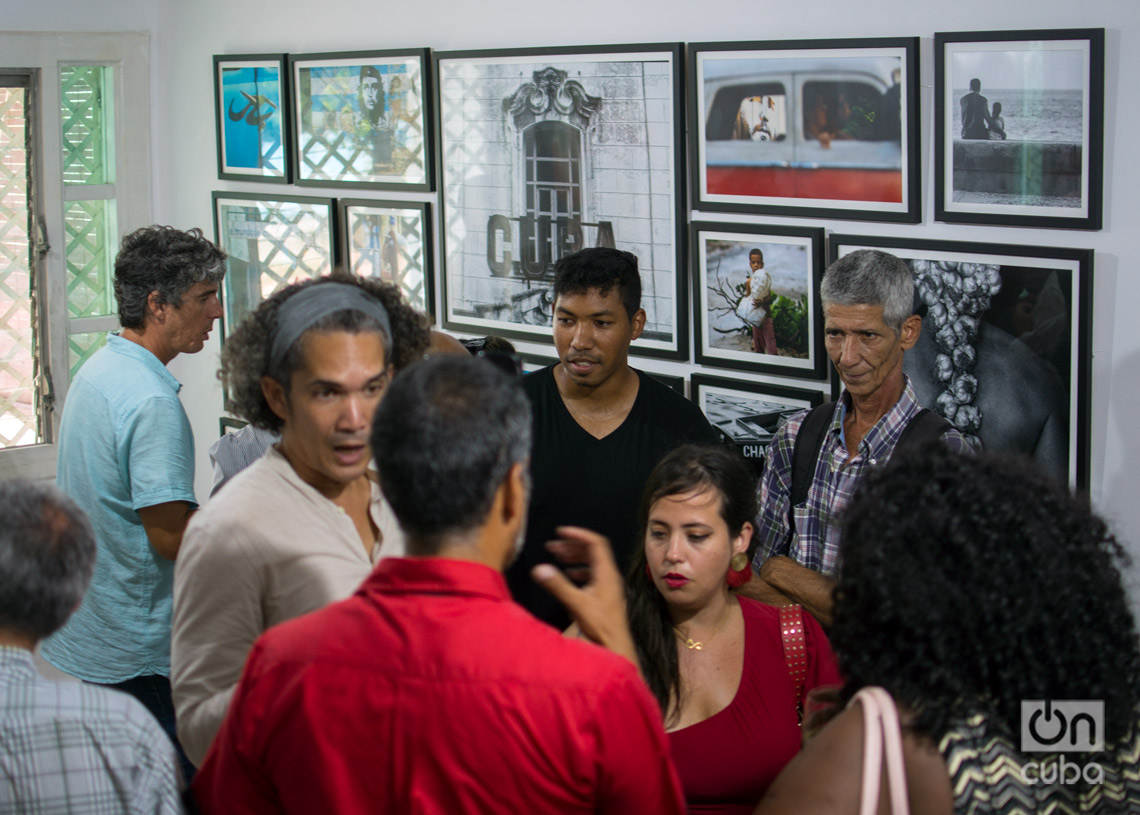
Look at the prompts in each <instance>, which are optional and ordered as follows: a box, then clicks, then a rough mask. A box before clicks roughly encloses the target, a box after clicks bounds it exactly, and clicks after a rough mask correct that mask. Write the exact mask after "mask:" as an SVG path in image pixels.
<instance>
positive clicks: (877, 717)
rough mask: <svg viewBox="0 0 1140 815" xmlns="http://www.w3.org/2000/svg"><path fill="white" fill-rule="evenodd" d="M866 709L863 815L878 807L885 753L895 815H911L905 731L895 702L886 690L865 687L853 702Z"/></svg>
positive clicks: (871, 813)
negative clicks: (904, 752)
mask: <svg viewBox="0 0 1140 815" xmlns="http://www.w3.org/2000/svg"><path fill="white" fill-rule="evenodd" d="M856 700H858V701H859V702H860V703H861V704H862V706H863V788H862V792H861V793H860V803H859V813H860V815H875V813H876V812H877V811H878V808H879V777H880V775H881V774H882V769H883V758H884V753H885V757H886V762H887V785H888V788H889V790H888V791H889V793H890V800H891V812H892V813H893V815H910V808H909V805H908V804H907V797H906V764H905V763H904V761H903V749H902V731H901V730H900V729H899V715H898V710H897V709H896V708H895V700H894V699H892V698H891V695H890V694H889V693H887V692H886V691H885V690H884V689H883V688H876V687H868V688H863V689H862V690H861V691H859V692H858V693H857V694H855V697H854V699H852V701H853V702H854V701H856Z"/></svg>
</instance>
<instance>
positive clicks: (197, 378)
mask: <svg viewBox="0 0 1140 815" xmlns="http://www.w3.org/2000/svg"><path fill="white" fill-rule="evenodd" d="M48 5H49V6H50V8H49V7H37V6H35V5H33V4H20V6H21V8H20V9H19V10H18V11H17V12H16V14H15V18H14V20H13V19H11V18H12V15H7V17H6V24H7V25H10V26H11V27H14V28H23V29H29V30H31V29H53V28H54V29H69V30H75V29H80V30H115V29H128V30H138V29H146V30H149V31H151V33H152V37H153V39H152V70H153V78H152V83H151V85H152V89H153V93H152V98H151V106H152V123H153V124H152V128H153V132H152V139H153V145H154V146H153V155H154V163H155V166H154V196H153V197H154V201H155V213H154V216H155V219H156V220H157V221H161V222H166V223H173V224H176V225H178V226H190V225H200V226H202V227H203V228H206V229H210V228H211V223H212V217H211V212H210V193H211V191H213V190H230V191H235V192H254V191H258V190H263V189H264V188H263V187H259V186H258V185H256V184H252V183H244V182H230V181H224V182H223V181H219V180H218V179H217V171H216V157H215V142H214V121H213V114H212V92H213V91H212V86H211V57H212V55H214V54H225V53H230V54H241V53H247V54H248V53H264V52H275V51H276V52H292V53H303V52H322V51H342V50H358V49H381V48H396V47H417V46H427V47H431V48H433V49H436V50H451V49H467V48H507V47H516V46H557V45H587V44H610V43H623V42H624V43H634V42H669V41H689V42H696V41H715V40H726V39H755V40H760V39H800V38H813V39H815V38H824V39H826V38H830V37H835V38H844V37H879V36H919V37H921V58H920V69H921V105H922V107H921V127H922V128H923V131H924V137H923V140H922V151H923V153H922V162H921V166H922V199H923V208H922V209H923V217H922V223H920V224H917V225H891V224H875V223H870V222H866V223H864V222H855V221H830V220H821V219H816V218H790V217H766V218H763V219H755V218H752V219H748V218H743V219H740V218H738V219H737V220H751V222H753V223H759V222H762V223H766V224H775V225H781V224H782V225H787V226H821V227H825V228H826V229H827V230H828V231H829V232H839V233H857V234H861V235H870V236H883V237H902V238H908V239H937V240H953V241H972V242H987V243H1005V244H1020V245H1030V246H1043V247H1061V248H1064V247H1080V248H1091V249H1093V250H1095V253H1096V254H1095V291H1094V298H1093V315H1094V324H1093V338H1092V352H1093V368H1092V394H1091V396H1092V398H1091V427H1092V434H1091V491H1092V495H1093V498H1094V501H1095V502H1096V504H1097V506H1098V508H1099V509H1100V510H1101V511H1103V512H1104V513H1105V514H1106V515H1108V516H1109V517H1110V518H1112V519H1113V520H1114V521H1115V522H1116V525H1117V528H1118V530H1119V531H1120V533H1121V535H1122V537H1124V538H1125V539H1126V540H1128V541H1130V542H1131V548H1132V551H1133V552H1134V553H1135V554H1136V555H1137V556H1138V557H1140V502H1137V501H1135V500H1134V499H1133V496H1134V494H1135V491H1136V485H1137V484H1140V433H1137V432H1136V431H1135V430H1133V429H1132V428H1131V427H1130V426H1129V425H1128V421H1129V416H1130V415H1131V412H1132V411H1131V410H1130V408H1132V406H1133V405H1135V404H1137V403H1138V402H1140V333H1138V332H1136V331H1134V330H1133V324H1134V322H1135V320H1136V317H1135V315H1134V313H1133V309H1134V304H1140V269H1137V265H1136V264H1135V263H1134V262H1132V254H1133V253H1134V252H1135V248H1134V247H1135V236H1136V233H1137V230H1136V225H1137V224H1140V201H1138V200H1137V198H1136V196H1135V193H1134V191H1135V190H1137V189H1140V164H1138V163H1137V162H1136V161H1135V160H1134V159H1133V158H1132V156H1131V145H1132V143H1133V141H1134V134H1136V133H1137V132H1140V109H1138V107H1137V106H1136V105H1134V104H1130V103H1126V104H1124V105H1121V106H1119V107H1118V105H1117V101H1118V99H1119V98H1120V96H1119V94H1120V90H1121V84H1122V83H1121V81H1120V78H1121V77H1132V76H1138V75H1140V52H1138V51H1137V49H1135V48H1130V47H1128V45H1129V44H1130V43H1132V41H1133V39H1134V38H1135V37H1137V36H1140V4H1136V3H1122V2H1119V0H1087V2H1084V3H1081V4H1070V3H1060V2H1056V0H1051V1H1050V2H1045V3H1042V2H1039V0H1010V2H1007V3H1002V4H995V3H992V2H988V0H964V2H959V3H955V4H946V3H939V2H933V1H932V0H917V1H916V2H913V3H910V4H898V3H896V2H893V1H892V0H866V2H864V3H861V4H859V6H858V10H857V11H855V10H854V9H853V7H852V5H851V4H850V3H846V2H841V0H819V2H817V3H814V4H810V5H808V6H805V5H802V4H780V3H763V4H758V3H755V2H748V1H747V0H710V2H707V3H703V4H700V5H699V6H694V4H692V3H688V2H679V1H678V0H654V1H653V2H648V1H644V2H633V0H627V2H626V3H622V4H614V3H611V2H605V0H581V1H580V2H577V3H575V4H573V5H572V6H568V7H566V8H564V9H560V10H555V9H553V8H552V7H550V6H549V5H543V6H537V5H532V4H524V3H520V2H517V1H516V0H499V2H494V0H489V1H488V2H482V3H468V2H455V1H454V0H442V2H441V3H439V4H432V5H431V6H428V5H427V4H411V3H382V4H378V3H366V2H363V0H326V2H324V3H321V4H319V5H316V6H314V5H313V4H311V3H304V2H299V0H278V2H275V3H272V4H269V3H232V2H221V1H220V0H198V1H197V2H194V3H181V2H176V0H160V2H156V3H154V4H149V3H146V2H143V0H138V1H137V2H136V1H133V0H114V1H113V2H104V3H101V4H99V13H98V14H95V13H94V12H93V11H92V6H91V5H89V4H82V3H79V2H72V0H66V2H54V3H51V4H48ZM73 12H74V13H73ZM1094 26H1095V27H1104V28H1105V29H1106V53H1105V67H1106V83H1105V144H1104V150H1105V168H1106V170H1105V183H1104V211H1105V217H1104V228H1103V229H1102V230H1100V231H1097V232H1086V231H1078V230H1044V229H1028V228H1012V227H991V226H968V225H951V224H943V223H935V222H934V220H933V214H934V205H933V174H932V167H933V156H932V151H931V149H930V144H931V140H930V136H929V133H930V131H931V129H932V127H933V111H932V107H931V104H932V99H933V90H932V82H933V42H932V39H933V34H934V32H936V31H982V30H1002V29H1021V28H1026V27H1035V28H1077V27H1094ZM128 103H129V100H128ZM305 192H306V194H316V193H311V192H310V191H309V190H306V191H305ZM322 194H323V193H322ZM327 194H329V195H337V194H341V195H343V193H338V192H337V191H332V190H330V191H328V193H327ZM384 197H385V198H399V197H400V195H399V194H389V193H385V194H384ZM409 197H411V198H415V199H417V200H423V196H415V195H410V196H409ZM733 219H734V216H719V217H717V220H733ZM436 262H437V263H438V262H439V261H438V253H437V261H436ZM217 353H218V345H217V340H216V339H214V340H211V343H210V344H209V345H207V347H206V349H205V351H203V352H202V353H201V354H199V355H196V356H194V357H182V358H180V359H177V360H175V362H174V363H173V364H172V366H171V367H172V369H173V370H174V372H175V374H176V375H177V376H178V377H179V379H180V380H181V381H182V382H183V383H184V385H185V387H184V389H183V401H184V403H185V404H186V406H187V409H188V412H189V413H190V416H191V420H192V423H193V426H194V431H195V434H196V436H197V438H198V440H199V445H198V446H199V449H200V453H199V457H198V468H199V477H198V483H197V486H198V491H199V494H200V495H202V496H204V495H205V494H206V493H207V492H208V484H209V465H208V460H207V458H206V455H205V449H206V447H207V443H208V441H209V440H211V439H212V438H213V437H214V436H215V435H216V434H217V432H218V417H219V415H221V412H222V409H221V402H222V398H221V391H220V388H219V387H218V385H217V382H216V379H215V370H216V363H217ZM643 367H646V368H651V369H653V370H656V371H660V372H662V373H670V374H674V375H691V374H692V373H695V372H699V366H696V365H694V364H682V363H671V362H664V361H660V360H654V361H651V362H646V363H645V364H644V366H643ZM774 381H779V380H778V379H776V380H774ZM792 384H795V383H792ZM1134 597H1140V592H1136V591H1134Z"/></svg>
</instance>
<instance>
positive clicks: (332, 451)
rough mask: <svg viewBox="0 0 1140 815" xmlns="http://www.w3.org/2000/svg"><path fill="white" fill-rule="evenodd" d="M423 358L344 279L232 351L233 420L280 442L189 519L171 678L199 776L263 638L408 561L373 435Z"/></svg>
mask: <svg viewBox="0 0 1140 815" xmlns="http://www.w3.org/2000/svg"><path fill="white" fill-rule="evenodd" d="M427 344H428V328H427V324H426V320H425V319H424V317H423V315H421V314H419V313H418V312H416V311H415V310H414V309H412V307H411V306H410V305H408V303H407V301H406V299H405V298H404V297H403V295H401V294H400V292H399V290H398V289H397V288H396V287H395V286H393V285H391V284H389V283H383V282H381V281H379V280H371V279H367V278H356V277H352V276H349V275H345V276H343V277H336V278H323V279H320V280H308V281H305V282H303V283H297V284H295V285H292V286H288V287H287V288H285V289H282V290H281V291H279V292H277V293H276V294H274V295H272V296H271V297H269V298H268V299H267V300H265V302H263V303H261V305H259V306H258V307H257V309H255V310H254V311H253V312H251V313H250V314H249V315H248V316H247V317H246V319H245V320H244V321H243V322H242V323H241V325H239V326H238V327H237V330H235V331H234V333H233V335H232V336H231V337H229V338H228V339H227V341H226V347H225V348H224V349H223V350H222V367H221V372H220V376H221V378H222V381H223V382H224V383H225V384H226V389H227V392H228V393H229V395H230V398H231V400H232V402H233V406H234V410H235V411H236V412H237V413H238V414H239V415H241V416H244V417H245V418H246V419H248V420H249V422H250V426H252V427H256V428H260V429H262V430H264V431H269V432H272V433H274V434H277V435H278V436H279V440H278V441H277V442H276V444H274V445H273V446H272V447H269V449H268V450H266V451H265V454H264V455H263V456H262V457H261V458H259V459H258V460H257V461H255V462H254V463H253V464H251V465H250V466H249V467H247V468H245V469H244V470H242V471H241V472H240V473H238V474H237V475H236V476H234V478H233V479H232V480H230V481H229V482H228V483H227V484H226V486H225V488H224V489H222V490H220V491H219V492H218V493H217V494H216V495H215V496H214V497H213V498H212V499H211V500H210V503H209V504H207V505H206V507H205V508H204V509H203V510H202V511H201V512H200V513H198V515H197V516H196V517H195V518H194V521H193V522H192V523H191V524H190V527H189V528H188V529H187V530H186V543H185V546H184V547H183V551H182V554H181V556H180V557H179V560H178V567H177V569H176V570H175V576H174V632H173V638H172V647H171V668H172V673H171V679H172V681H173V685H174V688H173V690H174V705H175V708H176V710H177V713H178V733H179V736H180V737H181V739H182V742H183V744H184V745H185V747H186V752H187V755H189V756H190V758H191V759H192V760H194V761H195V762H200V761H201V760H202V759H203V758H204V757H205V755H206V751H207V749H208V748H209V746H210V742H211V741H212V740H213V738H214V735H215V733H217V731H218V728H219V727H220V726H221V724H222V718H223V717H224V716H225V713H226V708H227V707H228V705H229V702H230V696H231V694H232V693H233V690H234V686H235V685H236V684H237V681H238V677H239V676H240V675H241V666H242V665H243V664H244V662H245V658H246V656H247V655H248V654H249V649H250V648H251V647H252V646H253V643H254V640H256V639H257V637H258V635H259V634H261V632H262V631H264V630H265V629H267V628H269V627H270V626H273V625H277V624H278V623H281V622H284V621H285V620H291V619H292V618H294V617H297V616H300V615H302V614H307V613H308V612H310V611H314V610H316V609H318V608H321V607H322V606H325V605H327V604H328V603H331V602H332V601H334V600H340V599H342V598H344V597H347V596H348V595H349V594H351V593H352V592H353V591H354V590H355V589H356V587H357V586H359V585H360V582H361V581H362V580H364V578H365V577H367V576H368V573H369V572H370V571H371V570H372V566H373V564H375V563H376V561H377V560H379V559H380V558H381V557H386V556H388V555H391V554H400V553H402V552H403V535H401V533H400V529H399V526H398V524H397V523H396V519H395V518H394V517H393V515H392V512H391V510H390V509H389V507H388V504H387V502H385V500H384V496H383V494H382V493H381V491H380V485H379V483H378V481H377V479H376V476H375V473H374V472H372V471H371V470H370V465H371V462H372V453H371V450H370V448H369V440H368V431H369V428H370V426H371V422H372V414H373V412H374V411H375V410H376V406H377V405H378V404H380V400H381V399H382V398H383V397H384V393H385V390H386V389H387V387H388V382H389V381H390V379H391V377H392V376H393V375H394V374H395V372H396V371H397V370H399V369H400V368H402V367H403V366H405V365H407V364H409V363H410V362H412V361H413V360H417V359H419V358H421V357H422V356H423V352H424V349H425V348H426V347H427ZM218 598H225V601H224V602H219V601H218Z"/></svg>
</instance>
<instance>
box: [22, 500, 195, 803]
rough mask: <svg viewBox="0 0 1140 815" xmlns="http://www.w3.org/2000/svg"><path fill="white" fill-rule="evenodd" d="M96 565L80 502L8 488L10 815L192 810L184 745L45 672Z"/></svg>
mask: <svg viewBox="0 0 1140 815" xmlns="http://www.w3.org/2000/svg"><path fill="white" fill-rule="evenodd" d="M94 564H95V534H94V533H93V532H92V531H91V524H90V523H89V522H88V521H87V518H86V516H85V515H84V514H83V512H82V511H81V510H80V509H79V507H78V506H76V504H75V502H74V501H72V500H71V499H70V498H68V497H67V496H65V495H64V494H63V493H61V492H59V491H58V490H57V489H56V488H55V487H53V486H51V485H48V484H33V483H29V482H24V481H4V482H0V812H5V813H7V812H18V813H26V815H39V813H44V815H46V814H47V813H53V815H55V814H57V813H58V815H66V813H75V814H76V815H80V813H82V815H119V813H154V815H167V814H169V815H175V813H179V812H181V811H182V802H181V796H180V792H181V786H182V779H181V775H180V773H179V769H178V759H177V757H176V755H175V752H174V745H173V744H172V743H171V741H170V739H169V738H168V737H167V735H166V734H165V733H164V732H163V731H162V728H161V727H159V724H158V722H157V721H155V719H154V717H153V716H152V715H151V714H150V712H149V711H148V710H147V709H146V708H145V707H143V705H142V703H141V702H139V701H138V700H137V699H135V698H134V697H133V696H128V695H127V694H126V693H121V692H120V691H116V690H111V689H109V688H103V687H99V686H98V685H89V684H87V683H83V682H73V681H63V682H57V681H52V680H49V679H45V678H44V677H42V676H40V674H39V673H38V672H37V670H36V666H35V663H34V661H33V658H32V650H33V649H34V648H35V646H36V643H37V642H39V641H40V640H41V639H43V638H44V637H45V636H47V635H48V634H50V633H52V632H53V631H55V630H56V629H58V628H59V627H60V626H61V625H63V623H64V622H65V621H66V620H67V618H68V617H69V616H71V612H73V611H74V610H75V607H76V606H78V605H79V600H80V598H81V597H82V596H83V592H84V590H85V589H86V588H87V584H88V583H89V582H90V580H91V572H92V569H93V567H94Z"/></svg>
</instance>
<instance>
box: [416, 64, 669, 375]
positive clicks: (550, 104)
mask: <svg viewBox="0 0 1140 815" xmlns="http://www.w3.org/2000/svg"><path fill="white" fill-rule="evenodd" d="M569 51H570V53H554V52H541V51H537V50H533V49H531V50H523V51H510V52H486V51H476V52H463V53H442V54H437V55H436V60H437V62H436V76H437V77H438V78H439V81H438V83H437V84H438V88H439V91H438V92H439V95H440V96H439V101H438V104H437V110H438V116H439V120H438V127H437V128H436V131H437V133H438V134H439V151H440V152H439V154H440V156H441V159H442V160H441V166H442V187H443V208H444V209H443V215H442V218H441V233H442V237H443V266H444V274H443V305H444V314H443V324H444V326H445V327H447V328H451V329H456V330H460V331H476V332H484V333H485V332H492V333H498V334H504V335H506V336H511V337H516V338H520V339H530V340H535V341H541V342H547V341H550V340H551V333H550V325H551V317H552V306H553V298H552V295H551V285H552V282H553V279H554V266H555V264H556V263H557V262H558V260H559V258H561V257H563V256H564V255H567V254H569V253H571V252H575V251H578V250H579V249H583V248H588V247H597V246H605V247H616V248H618V249H623V250H627V251H630V252H633V253H634V254H635V255H637V257H638V261H639V268H640V271H641V277H642V306H643V307H644V308H645V310H646V313H647V316H648V322H647V326H646V331H645V333H644V335H643V337H642V338H641V339H640V340H638V341H637V342H635V344H634V347H633V350H634V352H636V353H641V354H645V355H650V356H663V357H671V358H682V357H683V356H684V355H685V350H684V349H685V348H686V346H687V342H686V333H687V319H686V314H685V309H684V305H685V300H684V299H683V298H684V297H685V292H684V291H683V290H682V282H681V280H680V276H679V274H678V269H679V268H680V265H679V263H678V258H677V253H678V249H679V248H680V246H681V245H682V241H681V235H680V232H679V229H680V227H679V225H678V224H679V219H678V217H677V212H676V208H677V203H678V201H679V200H680V195H679V192H678V190H679V183H680V179H681V172H680V165H679V161H680V160H681V157H680V155H679V144H680V141H681V139H680V132H679V130H680V116H679V110H678V100H677V95H676V88H677V87H678V82H679V80H680V75H679V60H678V56H679V47H675V46H629V47H616V48H615V50H614V51H613V52H612V53H611V52H608V51H603V52H601V53H599V52H598V51H597V50H589V51H587V50H586V49H569Z"/></svg>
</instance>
